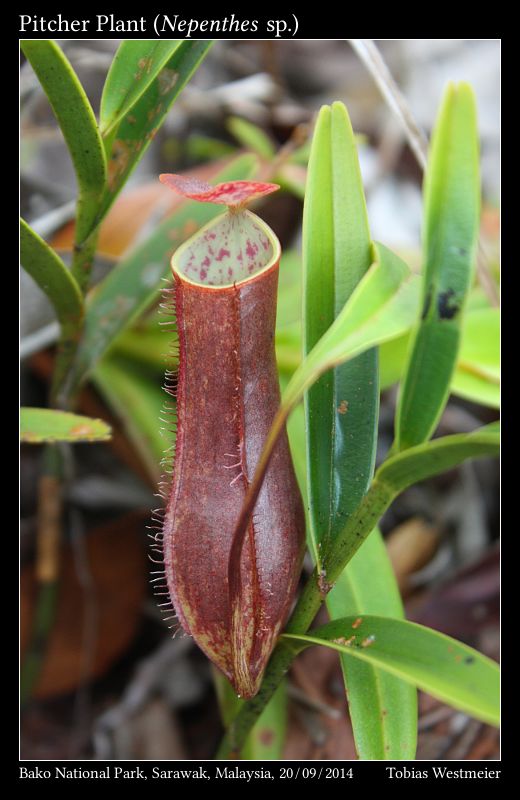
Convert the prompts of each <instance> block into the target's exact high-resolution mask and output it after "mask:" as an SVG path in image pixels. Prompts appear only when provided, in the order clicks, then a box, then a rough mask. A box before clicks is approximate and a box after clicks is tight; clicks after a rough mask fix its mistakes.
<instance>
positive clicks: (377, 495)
mask: <svg viewBox="0 0 520 800" xmlns="http://www.w3.org/2000/svg"><path fill="white" fill-rule="evenodd" d="M499 447H500V428H499V425H498V423H491V424H490V425H485V426H484V427H483V428H478V429H477V430H476V431H473V432H472V433H466V434H456V435H454V436H443V437H441V438H440V439H434V440H433V441H431V442H425V443H424V444H422V445H417V446H416V447H412V448H410V449H409V450H405V451H404V452H402V453H398V454H397V455H394V456H392V457H390V458H388V459H387V460H386V461H384V462H383V464H382V465H381V466H380V467H379V469H378V470H377V471H376V474H375V476H374V480H373V481H372V484H371V486H370V489H369V491H368V493H367V494H366V495H365V497H364V498H363V500H362V501H361V503H360V505H359V506H358V508H357V509H356V511H355V513H354V514H353V515H352V516H351V517H350V519H349V520H348V521H347V524H346V525H345V527H344V528H343V530H342V531H341V533H340V534H339V535H338V536H337V538H336V540H335V541H334V542H333V545H332V547H331V550H330V551H329V552H328V553H327V557H326V559H325V563H324V577H325V578H326V580H327V582H328V583H332V584H333V583H334V582H335V581H336V580H337V579H338V577H339V576H340V574H341V572H342V570H343V569H344V568H345V566H346V565H347V564H348V562H349V561H350V559H351V558H352V556H353V555H354V553H355V552H356V551H357V550H358V548H359V547H360V546H361V545H362V544H363V542H364V541H365V539H366V537H367V536H368V535H369V533H370V532H371V531H372V529H373V528H374V526H375V525H376V524H377V522H378V520H379V519H380V518H381V516H382V515H383V514H384V512H385V511H386V509H387V508H388V507H389V505H390V504H391V503H392V502H393V500H394V499H395V498H396V497H397V495H398V494H399V493H400V492H402V491H404V490H405V489H407V488H408V486H411V485H412V484H414V483H417V482H419V481H423V480H426V478H430V477H432V476H433V475H438V474H439V473H441V472H446V470H449V469H452V468H453V467H456V466H457V465H458V464H461V463H462V462H463V461H466V460H467V459H469V458H480V457H483V456H496V455H498V452H499Z"/></svg>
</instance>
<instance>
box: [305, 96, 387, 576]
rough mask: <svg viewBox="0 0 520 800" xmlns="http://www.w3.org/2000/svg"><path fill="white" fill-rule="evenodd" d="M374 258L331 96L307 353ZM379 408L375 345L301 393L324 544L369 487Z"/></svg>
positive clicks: (313, 212)
mask: <svg viewBox="0 0 520 800" xmlns="http://www.w3.org/2000/svg"><path fill="white" fill-rule="evenodd" d="M371 264H372V247H371V239H370V231H369V228H368V220H367V213H366V205H365V197H364V193H363V185H362V181H361V173H360V169H359V161H358V157H357V150H356V144H355V140H354V133H353V131H352V126H351V124H350V120H349V117H348V114H347V110H346V108H345V106H344V105H343V104H342V103H334V104H333V105H332V107H329V106H324V107H323V108H322V109H321V111H320V114H319V117H318V121H317V124H316V129H315V133H314V137H313V142H312V149H311V155H310V160H309V170H308V176H307V188H306V193H305V205H304V213H303V291H304V337H303V338H304V354H308V353H309V351H311V350H312V349H313V348H314V347H315V345H316V344H317V343H318V341H319V340H320V339H321V337H322V336H323V335H324V334H325V332H326V331H327V330H328V328H330V326H331V325H332V323H333V322H334V320H335V319H336V318H337V317H338V315H339V314H340V312H341V311H342V309H343V308H344V306H345V303H346V302H347V301H348V299H349V298H350V296H351V295H352V292H353V291H354V289H355V287H356V286H357V284H358V283H359V281H360V280H361V278H362V277H363V276H364V275H365V273H366V272H367V270H368V269H369V267H370V265H371ZM378 409H379V386H378V366H377V351H376V350H375V349H373V350H371V351H369V352H366V353H363V354H362V355H360V356H358V357H357V358H355V359H353V360H351V361H349V362H348V363H345V364H343V365H342V366H341V367H336V369H334V370H332V371H330V372H328V373H327V374H326V375H323V377H321V378H320V379H319V380H318V381H317V382H316V383H315V384H314V386H312V387H311V388H310V389H309V390H308V392H307V394H306V396H305V414H306V427H307V468H308V489H309V506H310V521H311V531H312V535H313V537H314V539H315V541H316V547H322V548H326V546H327V542H328V541H329V540H330V539H334V537H335V535H336V533H337V531H338V530H339V529H341V528H342V527H343V525H344V522H345V518H347V517H348V516H349V514H350V513H351V512H352V510H353V509H355V508H356V507H357V505H358V504H359V501H360V500H361V498H362V496H363V495H364V494H365V492H366V491H367V489H368V486H369V484H370V481H371V479H372V474H373V471H374V460H375V448H376V441H377V418H378ZM318 562H319V559H318Z"/></svg>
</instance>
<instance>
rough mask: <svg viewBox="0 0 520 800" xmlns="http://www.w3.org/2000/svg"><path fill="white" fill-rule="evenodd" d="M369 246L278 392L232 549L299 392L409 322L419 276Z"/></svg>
mask: <svg viewBox="0 0 520 800" xmlns="http://www.w3.org/2000/svg"><path fill="white" fill-rule="evenodd" d="M373 248H374V256H375V259H376V260H375V263H374V264H373V265H372V267H371V268H370V269H369V271H368V272H367V273H366V275H365V276H364V277H363V278H362V279H361V281H360V282H359V284H358V285H357V287H356V289H355V290H354V292H353V293H352V295H351V297H350V299H349V301H348V302H347V303H346V305H345V307H344V308H343V310H342V311H341V313H340V314H339V316H338V317H337V318H336V320H335V322H334V323H333V324H332V325H331V327H330V328H329V329H328V330H327V332H326V333H325V334H324V335H323V336H322V338H321V339H320V340H319V342H318V343H317V344H316V346H315V347H314V348H313V350H311V352H310V353H309V355H308V356H307V358H306V359H305V360H304V361H303V362H302V364H301V365H300V366H299V367H298V369H297V370H296V372H295V373H294V374H293V376H292V378H291V380H290V381H289V384H288V386H287V388H286V390H285V392H284V394H283V396H282V401H281V405H280V408H279V409H278V412H277V414H276V416H275V418H274V420H273V424H272V425H271V428H270V431H269V434H268V436H267V439H266V441H265V444H264V447H263V450H262V453H261V456H260V459H259V461H258V463H257V467H256V470H255V474H254V476H253V480H252V481H251V483H250V485H249V489H248V492H247V495H246V498H245V500H244V503H243V505H242V509H241V511H240V514H239V516H238V519H237V524H236V528H235V531H234V533H233V537H234V543H233V546H234V548H238V549H239V548H240V546H241V544H240V543H241V542H243V537H244V535H245V532H246V530H247V526H248V523H249V519H250V517H251V513H252V511H253V508H254V505H255V503H256V500H257V498H258V495H259V493H260V490H261V488H262V483H263V480H264V477H265V473H266V470H267V467H268V466H269V461H270V459H271V455H272V453H273V450H274V447H275V445H276V442H277V441H278V437H279V436H280V434H281V432H282V431H283V429H284V425H285V422H286V420H287V418H288V417H289V415H290V413H291V411H292V410H293V409H294V408H295V407H296V405H297V404H298V402H299V401H300V399H301V398H302V397H303V394H304V392H305V391H306V390H307V389H309V387H310V386H312V385H313V383H314V382H315V381H316V380H317V379H318V378H319V377H320V376H321V375H323V374H324V373H325V372H327V370H329V369H332V368H333V367H336V366H338V365H339V364H343V363H344V362H346V361H348V360H349V359H352V358H355V356H358V355H360V354H361V353H363V352H365V350H369V349H370V348H371V347H375V346H376V345H378V344H380V343H381V342H383V341H387V340H388V339H391V338H393V337H394V336H400V335H401V334H402V333H403V332H404V331H406V330H407V329H408V328H409V326H410V322H411V319H413V317H414V315H415V308H416V304H417V298H418V289H419V286H418V282H417V281H418V279H417V278H414V277H413V276H412V275H411V274H410V271H409V270H408V267H407V266H406V264H405V263H404V262H403V261H401V259H399V258H398V257H397V256H396V255H394V254H393V253H391V252H390V251H389V250H387V249H386V248H385V247H383V246H382V245H373ZM376 521H377V520H376ZM372 527H373V526H372Z"/></svg>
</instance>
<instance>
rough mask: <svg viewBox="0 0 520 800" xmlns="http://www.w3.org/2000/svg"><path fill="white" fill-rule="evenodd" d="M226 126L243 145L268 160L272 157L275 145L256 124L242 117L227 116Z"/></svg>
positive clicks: (274, 152)
mask: <svg viewBox="0 0 520 800" xmlns="http://www.w3.org/2000/svg"><path fill="white" fill-rule="evenodd" d="M226 127H227V128H228V130H229V131H230V132H231V133H232V134H233V136H234V137H235V139H236V140H237V141H238V142H240V144H241V145H242V146H243V147H247V148H249V149H250V150H252V151H253V152H254V153H257V154H258V155H259V156H261V157H262V158H265V159H267V160H268V161H270V160H271V159H272V158H274V156H275V154H276V150H275V147H274V145H273V143H272V141H271V139H270V138H269V136H267V134H266V133H265V132H264V131H263V130H262V129H261V128H259V127H258V125H254V124H253V123H252V122H249V120H247V119H242V117H229V119H228V121H227V124H226Z"/></svg>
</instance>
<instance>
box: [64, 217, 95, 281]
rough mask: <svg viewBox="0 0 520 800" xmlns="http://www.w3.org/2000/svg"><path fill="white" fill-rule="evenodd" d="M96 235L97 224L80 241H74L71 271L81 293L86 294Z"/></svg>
mask: <svg viewBox="0 0 520 800" xmlns="http://www.w3.org/2000/svg"><path fill="white" fill-rule="evenodd" d="M98 237H99V225H98V226H97V227H96V228H95V229H94V230H93V231H92V233H91V234H90V236H87V238H86V239H84V240H83V241H82V242H78V241H75V242H74V251H73V255H72V267H71V272H72V277H73V278H75V279H76V281H77V283H78V286H79V288H80V289H81V291H82V293H83V294H86V292H87V290H88V288H89V283H90V274H91V272H92V264H93V261H94V256H95V254H96V247H97V240H98Z"/></svg>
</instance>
